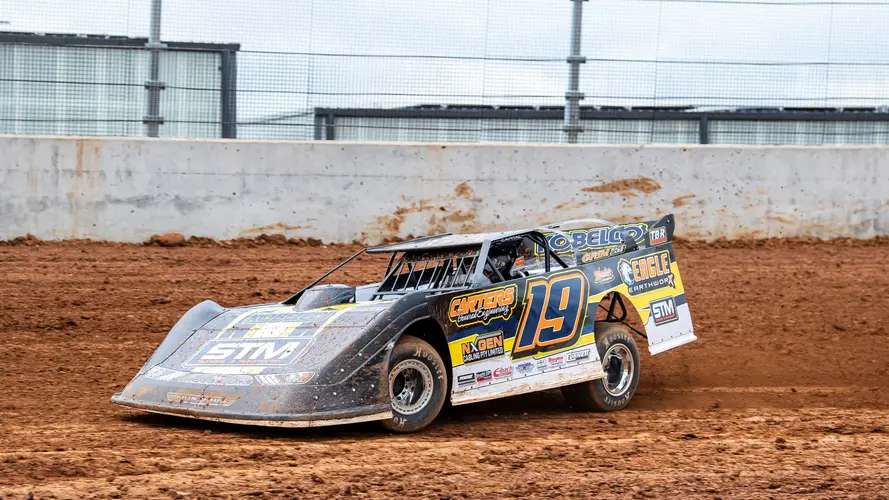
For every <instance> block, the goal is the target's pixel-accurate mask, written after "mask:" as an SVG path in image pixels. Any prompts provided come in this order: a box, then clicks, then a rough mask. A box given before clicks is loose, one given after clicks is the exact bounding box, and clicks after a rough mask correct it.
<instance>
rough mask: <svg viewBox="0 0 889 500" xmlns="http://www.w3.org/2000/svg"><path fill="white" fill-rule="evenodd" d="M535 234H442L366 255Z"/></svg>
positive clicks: (372, 250) (384, 246)
mask: <svg viewBox="0 0 889 500" xmlns="http://www.w3.org/2000/svg"><path fill="white" fill-rule="evenodd" d="M533 232H536V230H535V229H521V230H518V231H493V232H488V233H472V234H451V233H443V234H436V235H435V236H427V237H425V238H417V239H414V240H409V241H402V242H399V243H392V244H388V245H380V246H376V247H371V248H368V249H367V253H386V252H409V251H413V250H434V249H444V248H459V247H468V246H479V245H481V244H483V243H484V242H485V241H491V240H499V239H502V238H508V237H510V236H516V235H524V234H528V233H533Z"/></svg>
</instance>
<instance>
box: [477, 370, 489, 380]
mask: <svg viewBox="0 0 889 500" xmlns="http://www.w3.org/2000/svg"><path fill="white" fill-rule="evenodd" d="M490 380H491V370H483V371H480V372H475V381H476V382H488V381H490Z"/></svg>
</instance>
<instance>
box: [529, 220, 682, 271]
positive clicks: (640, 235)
mask: <svg viewBox="0 0 889 500" xmlns="http://www.w3.org/2000/svg"><path fill="white" fill-rule="evenodd" d="M675 228H676V223H675V219H674V217H673V214H669V215H665V216H663V217H661V218H660V219H658V220H650V221H644V222H629V223H625V224H618V223H615V222H611V221H608V220H605V219H594V218H590V219H573V220H568V221H563V222H555V223H552V224H548V225H546V226H543V227H541V228H540V229H539V231H540V232H542V233H543V234H544V236H545V237H546V238H547V240H548V242H549V246H550V248H551V249H552V250H553V251H554V252H555V253H558V254H571V253H574V251H576V252H578V253H584V254H585V255H586V256H587V258H588V259H589V260H586V261H585V263H586V262H592V261H594V260H601V259H603V258H606V257H609V256H613V255H616V254H621V253H627V252H632V251H635V250H638V249H640V248H650V247H656V246H659V245H663V244H666V243H669V242H671V241H673V232H674V230H675ZM606 250H607V251H606Z"/></svg>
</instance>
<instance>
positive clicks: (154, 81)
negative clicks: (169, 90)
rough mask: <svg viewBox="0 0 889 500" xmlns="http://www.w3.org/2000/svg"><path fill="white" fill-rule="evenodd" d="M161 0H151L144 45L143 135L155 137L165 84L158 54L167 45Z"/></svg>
mask: <svg viewBox="0 0 889 500" xmlns="http://www.w3.org/2000/svg"><path fill="white" fill-rule="evenodd" d="M162 2H163V0H151V21H150V23H151V24H150V26H149V30H148V43H146V44H145V47H146V48H147V49H148V50H149V52H150V57H149V62H148V81H146V82H145V89H146V90H147V91H148V112H147V113H146V114H145V116H144V117H142V123H144V124H145V135H147V136H148V137H157V136H158V132H159V129H160V126H161V125H163V123H164V117H163V116H161V112H160V110H161V90H163V89H164V88H165V87H166V85H164V82H162V81H160V55H161V50H163V49H165V48H166V47H167V46H166V45H165V44H163V43H161V4H162Z"/></svg>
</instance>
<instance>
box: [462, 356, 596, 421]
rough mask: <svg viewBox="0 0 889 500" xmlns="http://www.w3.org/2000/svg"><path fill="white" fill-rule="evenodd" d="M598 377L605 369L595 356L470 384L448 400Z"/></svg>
mask: <svg viewBox="0 0 889 500" xmlns="http://www.w3.org/2000/svg"><path fill="white" fill-rule="evenodd" d="M593 348H595V344H593ZM600 378H605V372H604V371H603V370H602V362H601V361H600V360H596V361H594V362H592V363H584V364H580V365H576V366H572V367H569V368H562V369H560V370H553V371H549V372H545V373H540V374H535V375H531V376H527V377H513V378H512V379H510V380H508V381H506V382H498V383H496V384H490V385H487V386H483V387H477V388H473V389H472V390H469V391H463V392H458V393H452V394H451V404H453V405H454V406H457V405H463V404H467V403H478V402H480V401H488V400H491V399H497V398H505V397H508V396H517V395H519V394H526V393H529V392H537V391H544V390H547V389H555V388H556V387H562V386H563V385H571V384H577V383H580V382H588V381H590V380H598V379H600Z"/></svg>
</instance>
